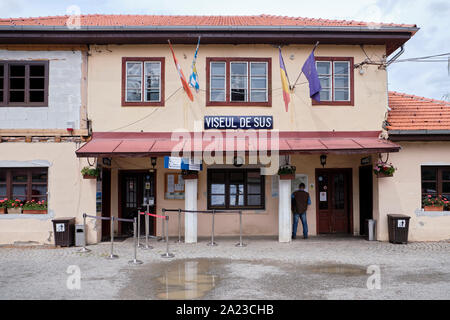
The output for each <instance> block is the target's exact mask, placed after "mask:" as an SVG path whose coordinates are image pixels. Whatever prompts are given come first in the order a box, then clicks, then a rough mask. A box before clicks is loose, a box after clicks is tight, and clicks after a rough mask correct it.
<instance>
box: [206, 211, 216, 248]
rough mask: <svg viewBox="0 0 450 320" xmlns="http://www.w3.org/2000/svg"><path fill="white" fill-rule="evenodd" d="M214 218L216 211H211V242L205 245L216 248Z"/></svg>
mask: <svg viewBox="0 0 450 320" xmlns="http://www.w3.org/2000/svg"><path fill="white" fill-rule="evenodd" d="M215 216H216V210H214V209H213V211H212V227H211V242H208V243H207V244H206V245H208V246H211V247H215V246H217V243H215V242H214V218H215Z"/></svg>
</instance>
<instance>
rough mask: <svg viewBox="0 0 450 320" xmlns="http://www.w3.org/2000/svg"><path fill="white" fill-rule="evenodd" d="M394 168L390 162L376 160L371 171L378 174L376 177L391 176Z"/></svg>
mask: <svg viewBox="0 0 450 320" xmlns="http://www.w3.org/2000/svg"><path fill="white" fill-rule="evenodd" d="M395 170H396V168H395V167H394V166H393V165H392V163H387V162H382V161H378V163H377V164H376V166H375V168H374V169H373V172H374V173H375V174H376V175H377V176H378V178H384V177H392V176H393V175H394V172H395Z"/></svg>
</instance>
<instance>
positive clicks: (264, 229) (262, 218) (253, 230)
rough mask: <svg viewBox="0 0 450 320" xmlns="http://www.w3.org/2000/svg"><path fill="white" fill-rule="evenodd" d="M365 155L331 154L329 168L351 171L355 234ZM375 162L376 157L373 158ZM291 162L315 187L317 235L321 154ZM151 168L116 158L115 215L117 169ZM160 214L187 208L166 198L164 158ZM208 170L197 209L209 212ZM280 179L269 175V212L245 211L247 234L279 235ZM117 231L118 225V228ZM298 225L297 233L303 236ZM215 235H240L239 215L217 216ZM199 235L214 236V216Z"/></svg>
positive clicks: (312, 221)
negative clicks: (276, 186)
mask: <svg viewBox="0 0 450 320" xmlns="http://www.w3.org/2000/svg"><path fill="white" fill-rule="evenodd" d="M363 156H365V155H329V156H328V159H327V165H326V168H351V169H352V185H353V193H352V195H353V203H352V205H353V230H352V234H356V235H357V234H359V177H358V168H359V166H360V160H361V157H363ZM372 158H373V159H376V155H372ZM291 159H292V160H291V163H292V164H293V165H295V166H296V167H297V174H306V175H308V184H309V185H311V184H314V186H313V188H311V187H310V186H308V188H309V190H308V191H309V192H310V195H311V201H312V204H311V206H309V208H308V211H307V220H308V228H309V234H310V235H315V234H316V198H315V169H316V168H321V166H320V162H319V155H301V156H300V155H295V156H293V157H292V158H291ZM119 169H120V170H133V169H134V170H136V169H150V165H149V160H148V159H146V158H113V162H112V186H111V190H112V193H111V208H112V214H113V215H114V216H117V215H118V187H117V183H118V174H117V173H118V170H119ZM156 170H157V183H156V185H157V199H156V203H157V212H158V213H161V209H162V208H171V209H178V208H184V200H165V199H164V173H165V172H174V171H173V170H169V169H164V163H163V158H158V161H157V166H156ZM206 173H207V167H206V168H204V170H203V171H201V172H200V174H199V182H198V183H199V184H198V210H206V209H207V184H206ZM274 178H275V179H278V176H266V179H265V184H266V190H265V191H266V193H265V197H266V209H265V210H246V211H244V216H243V225H244V230H243V232H244V234H245V235H274V236H275V235H278V197H272V179H274ZM169 215H170V216H171V218H170V223H169V234H170V235H171V236H176V235H178V229H177V228H178V220H177V213H169ZM181 227H182V235H184V217H183V218H182V223H181ZM116 230H117V226H116ZM301 230H302V229H301V226H299V229H298V231H297V232H298V233H301ZM157 234H158V235H160V234H161V222H160V220H158V224H157ZM215 234H216V235H238V234H239V216H238V215H236V214H218V215H217V216H216V221H215ZM198 235H199V236H210V235H211V217H210V216H209V215H203V214H201V215H199V219H198Z"/></svg>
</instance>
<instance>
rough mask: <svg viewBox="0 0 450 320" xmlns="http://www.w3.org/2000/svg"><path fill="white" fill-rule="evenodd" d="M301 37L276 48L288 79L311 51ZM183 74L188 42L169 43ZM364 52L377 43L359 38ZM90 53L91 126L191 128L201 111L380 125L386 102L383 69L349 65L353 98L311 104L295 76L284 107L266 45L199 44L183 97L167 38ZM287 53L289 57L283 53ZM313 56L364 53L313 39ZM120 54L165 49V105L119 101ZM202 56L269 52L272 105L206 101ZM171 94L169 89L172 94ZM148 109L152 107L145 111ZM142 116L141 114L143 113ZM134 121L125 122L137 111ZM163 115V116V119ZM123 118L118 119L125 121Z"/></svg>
mask: <svg viewBox="0 0 450 320" xmlns="http://www.w3.org/2000/svg"><path fill="white" fill-rule="evenodd" d="M311 49H312V47H311V46H307V45H291V46H287V47H284V48H283V56H284V61H285V64H286V68H287V71H288V75H289V77H290V78H291V81H292V82H294V81H295V79H296V78H297V76H298V74H299V72H300V70H301V67H302V65H303V63H304V61H305V60H306V58H307V56H308V55H309V53H310V52H311ZM174 50H175V53H176V55H177V58H178V60H179V62H180V64H181V67H182V69H183V71H184V74H185V75H186V77H189V74H190V66H191V62H192V57H193V54H194V51H195V47H194V46H189V45H174ZM365 50H366V51H367V52H368V54H369V55H373V56H376V57H381V56H382V55H383V54H384V53H385V48H384V46H366V47H365ZM90 54H91V55H90V56H89V65H88V66H89V72H88V75H89V81H88V92H89V96H88V112H89V118H90V119H92V120H93V130H94V132H96V131H110V130H115V129H118V130H117V131H141V130H144V131H172V130H173V129H180V128H184V129H187V130H193V128H194V122H195V121H201V124H203V116H204V115H273V116H274V128H276V129H280V130H283V131H290V130H298V131H331V130H336V131H370V130H381V123H382V121H383V119H384V114H385V112H386V105H387V84H386V71H385V70H379V69H378V67H377V66H366V69H365V73H364V75H360V74H359V72H358V70H356V71H355V72H354V79H355V87H354V92H355V105H354V106H311V99H310V98H309V87H308V83H307V80H306V78H305V77H304V76H302V77H301V78H300V80H299V83H300V84H299V85H297V87H296V89H295V92H294V94H292V96H291V104H290V106H289V112H287V113H286V112H285V109H284V102H283V98H282V90H281V82H280V68H279V62H278V49H277V48H275V47H273V46H270V45H236V46H231V45H201V46H200V50H199V55H198V60H197V69H198V72H199V76H200V87H201V90H200V92H199V93H195V91H194V98H195V99H194V102H190V101H189V99H188V98H187V96H186V94H185V93H184V91H183V90H178V91H177V92H176V93H175V94H173V93H174V92H175V91H176V90H177V89H179V88H180V87H181V83H180V79H179V77H178V74H177V71H176V69H175V65H174V63H173V59H172V57H171V55H170V50H169V47H168V46H167V45H121V46H116V45H109V46H93V47H92V48H91V51H90ZM291 55H293V60H291V59H290V56H291ZM316 56H340V57H354V62H355V63H358V62H361V61H363V60H364V59H366V57H365V55H364V53H363V51H362V50H361V48H360V47H359V46H336V45H319V47H318V48H317V49H316ZM122 57H165V70H166V77H165V84H166V89H165V96H166V99H168V101H167V102H166V106H165V107H121V83H122V82H121V79H122ZM206 57H270V58H272V107H243V108H242V107H206V106H205V95H206V93H205V91H204V90H205V87H206V85H205V74H206V66H205V63H206ZM172 94H173V95H172ZM150 113H151V115H150ZM146 116H148V117H146ZM144 117H146V118H145V119H143V120H142V121H138V122H137V123H135V124H132V125H129V124H131V123H133V122H135V121H137V120H139V119H142V118H144ZM169 119H170V121H169ZM124 126H125V127H124Z"/></svg>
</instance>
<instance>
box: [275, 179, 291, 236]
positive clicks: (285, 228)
mask: <svg viewBox="0 0 450 320" xmlns="http://www.w3.org/2000/svg"><path fill="white" fill-rule="evenodd" d="M278 186H279V192H278V241H279V242H291V237H292V218H291V216H292V214H291V180H281V179H280V181H279V184H278Z"/></svg>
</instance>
